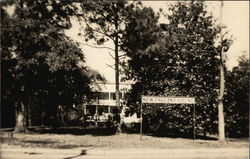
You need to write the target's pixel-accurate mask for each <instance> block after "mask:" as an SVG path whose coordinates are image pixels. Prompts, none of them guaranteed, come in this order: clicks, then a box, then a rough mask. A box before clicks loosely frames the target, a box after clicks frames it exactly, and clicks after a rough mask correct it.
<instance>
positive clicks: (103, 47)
mask: <svg viewBox="0 0 250 159" xmlns="http://www.w3.org/2000/svg"><path fill="white" fill-rule="evenodd" d="M79 44H81V45H86V46H89V47H92V48H97V49H109V50H112V51H115V50H114V49H112V48H110V47H107V46H94V45H89V44H84V43H80V42H79Z"/></svg>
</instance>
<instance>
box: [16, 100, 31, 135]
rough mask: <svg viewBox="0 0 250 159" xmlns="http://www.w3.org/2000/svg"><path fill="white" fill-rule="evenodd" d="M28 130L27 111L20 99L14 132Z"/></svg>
mask: <svg viewBox="0 0 250 159" xmlns="http://www.w3.org/2000/svg"><path fill="white" fill-rule="evenodd" d="M25 132H28V130H27V125H26V111H25V106H24V103H23V101H20V103H18V105H17V107H16V126H15V130H14V133H25Z"/></svg>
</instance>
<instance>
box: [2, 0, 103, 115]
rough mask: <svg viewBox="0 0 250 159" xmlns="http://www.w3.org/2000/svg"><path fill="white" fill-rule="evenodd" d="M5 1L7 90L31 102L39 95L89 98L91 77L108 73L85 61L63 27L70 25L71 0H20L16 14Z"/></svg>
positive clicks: (53, 101)
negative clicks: (100, 71)
mask: <svg viewBox="0 0 250 159" xmlns="http://www.w3.org/2000/svg"><path fill="white" fill-rule="evenodd" d="M7 5H8V3H6V5H5V6H2V7H1V12H2V15H3V18H2V20H1V26H2V30H1V42H2V46H3V47H2V48H1V55H2V66H3V67H2V72H3V76H2V85H3V86H4V88H3V90H2V91H3V92H2V93H3V96H5V98H9V99H10V98H12V99H14V102H15V103H18V102H21V101H22V102H24V103H25V104H26V105H27V103H29V102H30V100H31V99H32V98H39V100H41V101H44V102H45V105H47V107H46V109H47V110H48V111H49V110H53V108H50V106H58V105H59V104H60V105H63V106H72V104H73V103H79V102H82V101H83V100H86V98H87V96H88V95H89V94H90V90H91V88H90V83H92V82H94V81H96V80H103V78H102V77H101V76H100V75H99V74H98V73H97V72H95V71H93V70H91V69H90V68H88V67H86V66H84V65H83V63H84V62H85V60H84V55H83V52H82V51H81V49H79V46H78V44H77V43H75V42H73V41H72V40H71V39H69V38H68V37H66V36H65V35H64V33H63V29H67V28H69V27H70V26H71V23H70V20H69V17H70V16H71V15H74V11H75V9H76V8H75V6H74V5H73V3H72V2H70V1H62V2H61V1H60V3H59V2H57V1H50V0H48V1H29V0H26V1H22V0H20V1H15V3H14V2H13V4H12V5H14V6H15V11H14V14H13V15H11V16H9V15H8V14H7V9H8V6H7Z"/></svg>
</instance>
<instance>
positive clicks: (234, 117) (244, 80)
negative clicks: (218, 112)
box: [224, 55, 250, 137]
mask: <svg viewBox="0 0 250 159" xmlns="http://www.w3.org/2000/svg"><path fill="white" fill-rule="evenodd" d="M249 67H250V62H249V58H247V57H246V56H245V55H243V56H241V57H240V58H239V64H238V66H235V67H234V68H233V69H232V71H227V74H226V93H225V100H224V101H225V114H226V132H227V134H228V135H229V136H234V137H235V136H248V135H249V76H250V72H249Z"/></svg>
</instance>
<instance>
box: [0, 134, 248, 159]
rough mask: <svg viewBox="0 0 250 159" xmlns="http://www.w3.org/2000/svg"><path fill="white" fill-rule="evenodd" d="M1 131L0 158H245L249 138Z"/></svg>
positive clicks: (246, 156)
mask: <svg viewBox="0 0 250 159" xmlns="http://www.w3.org/2000/svg"><path fill="white" fill-rule="evenodd" d="M10 134H11V132H8V131H0V139H1V153H2V154H1V156H2V158H0V159H20V158H23V159H44V158H46V159H50V158H51V159H52V158H53V159H73V158H76V159H80V158H84V159H86V158H87V159H88V158H97V159H98V158H104V159H105V158H116V159H125V158H131V159H136V158H137V159H143V158H147V159H153V158H157V159H161V158H166V159H183V158H185V159H223V158H224V159H246V158H248V154H249V150H248V149H249V143H248V138H242V139H231V138H230V139H227V142H225V143H221V142H219V141H217V140H215V139H214V138H208V139H206V140H204V139H197V140H192V139H189V138H170V137H156V136H150V135H143V138H142V141H141V140H140V135H139V134H125V133H123V134H120V135H93V134H80V133H79V134H77V135H75V134H55V133H35V132H30V133H27V134H13V136H10Z"/></svg>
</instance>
